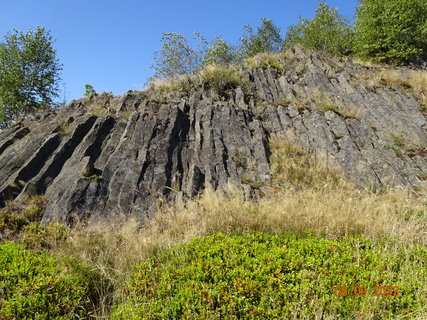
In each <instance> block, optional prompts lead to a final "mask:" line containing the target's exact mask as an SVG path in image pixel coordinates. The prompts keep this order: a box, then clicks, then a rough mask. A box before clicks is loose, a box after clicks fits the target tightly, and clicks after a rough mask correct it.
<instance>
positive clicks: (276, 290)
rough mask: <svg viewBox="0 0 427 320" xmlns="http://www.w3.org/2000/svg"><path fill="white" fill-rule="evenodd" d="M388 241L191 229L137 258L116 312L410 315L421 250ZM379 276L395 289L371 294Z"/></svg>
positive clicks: (415, 306)
mask: <svg viewBox="0 0 427 320" xmlns="http://www.w3.org/2000/svg"><path fill="white" fill-rule="evenodd" d="M388 245H389V242H383V243H377V244H374V243H372V242H370V241H368V240H366V239H363V238H360V237H352V238H346V239H342V240H337V241H332V240H327V239H324V238H319V237H315V236H312V235H307V236H300V237H298V236H295V235H274V234H263V233H250V234H245V235H236V236H226V235H223V234H215V235H212V236H207V237H204V238H198V239H194V240H192V241H191V242H190V243H188V244H185V245H181V246H178V247H176V248H173V249H170V250H168V251H166V252H164V253H162V254H159V255H158V256H156V257H153V258H151V259H148V260H144V261H143V262H141V263H140V264H138V265H137V266H136V268H135V274H134V276H133V278H132V281H131V283H130V284H129V287H128V288H127V289H126V291H125V292H124V294H125V296H126V299H125V300H124V301H122V302H121V303H120V304H118V305H116V306H115V307H114V312H113V314H112V318H113V319H289V318H301V317H303V318H310V319H314V318H318V319H320V318H328V317H330V318H334V319H335V318H340V319H350V318H354V317H356V318H359V319H389V318H391V317H395V316H397V315H404V314H406V315H409V314H411V316H412V317H413V316H415V317H416V316H417V315H418V313H419V312H422V309H423V308H424V312H425V311H426V310H425V306H424V305H423V304H422V303H423V302H422V301H421V302H420V300H419V299H421V297H422V296H426V293H427V292H426V286H425V284H426V280H427V277H426V274H427V272H426V268H425V264H426V263H427V250H426V249H425V248H420V247H415V246H414V247H411V248H406V249H397V248H398V247H396V246H394V247H393V246H392V248H393V250H391V249H390V247H388ZM423 266H424V267H423ZM414 270H417V272H414ZM423 270H424V271H423ZM344 286H345V287H347V290H346V291H345V292H346V293H347V295H346V296H341V294H343V293H344V291H342V287H344ZM362 286H363V287H366V288H367V294H366V295H365V296H361V295H360V293H361V292H362V291H360V290H359V289H357V288H358V287H362ZM376 286H380V287H381V286H383V287H389V286H391V287H392V289H390V291H389V292H386V291H384V292H383V293H387V294H386V295H385V296H381V295H380V294H379V295H378V296H375V294H376V293H378V292H379V291H378V289H376V288H375V287H376ZM337 287H338V289H337ZM395 287H399V290H398V291H397V289H396V288H395ZM334 289H335V291H334ZM354 289H356V290H354ZM393 290H394V291H393ZM380 291H381V290H380ZM357 294H359V295H357ZM417 312H418V313H417ZM424 314H425V313H424Z"/></svg>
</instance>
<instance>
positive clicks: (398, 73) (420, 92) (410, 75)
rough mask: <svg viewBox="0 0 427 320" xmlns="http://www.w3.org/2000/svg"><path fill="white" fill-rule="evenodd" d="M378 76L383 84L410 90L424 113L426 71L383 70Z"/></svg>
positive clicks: (426, 100) (426, 109)
mask: <svg viewBox="0 0 427 320" xmlns="http://www.w3.org/2000/svg"><path fill="white" fill-rule="evenodd" d="M380 76H381V79H382V80H383V81H384V82H385V83H388V84H398V85H400V86H402V87H404V88H406V89H409V90H411V91H412V93H413V94H414V95H415V97H416V98H417V99H418V101H419V103H420V105H421V106H422V108H423V109H424V111H427V71H419V70H391V69H384V70H382V71H381V72H380Z"/></svg>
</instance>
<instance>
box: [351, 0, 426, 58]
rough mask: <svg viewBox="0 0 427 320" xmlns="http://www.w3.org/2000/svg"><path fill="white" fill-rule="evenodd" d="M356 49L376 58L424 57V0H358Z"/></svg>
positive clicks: (361, 53) (366, 55)
mask: <svg viewBox="0 0 427 320" xmlns="http://www.w3.org/2000/svg"><path fill="white" fill-rule="evenodd" d="M359 2H360V6H359V8H358V9H357V12H356V13H357V16H356V41H355V44H356V50H357V52H358V53H359V55H361V56H364V57H367V58H374V59H376V60H378V61H384V62H394V63H401V62H407V61H409V60H411V59H414V58H426V57H427V1H426V0H363V1H361V0H359Z"/></svg>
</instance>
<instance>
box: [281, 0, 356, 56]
mask: <svg viewBox="0 0 427 320" xmlns="http://www.w3.org/2000/svg"><path fill="white" fill-rule="evenodd" d="M352 38H353V31H352V28H351V26H350V24H349V22H348V21H347V19H346V18H344V17H343V16H340V15H339V13H338V10H337V9H336V8H330V7H329V6H328V5H327V4H326V2H325V1H320V2H319V6H318V7H317V8H316V15H315V16H314V18H313V19H311V20H310V19H304V18H301V17H299V23H298V24H297V25H293V26H290V27H289V29H288V32H287V34H286V37H285V47H287V48H288V47H291V46H293V45H295V44H297V43H299V44H302V45H303V46H305V47H307V48H311V49H317V50H324V51H328V52H334V53H342V54H347V53H349V52H350V51H351V50H352Z"/></svg>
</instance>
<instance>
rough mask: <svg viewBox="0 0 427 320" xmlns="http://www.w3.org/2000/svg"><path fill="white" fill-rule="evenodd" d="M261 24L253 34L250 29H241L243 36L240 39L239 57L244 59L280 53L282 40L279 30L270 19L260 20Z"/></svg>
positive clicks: (248, 27) (246, 27)
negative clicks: (261, 54)
mask: <svg viewBox="0 0 427 320" xmlns="http://www.w3.org/2000/svg"><path fill="white" fill-rule="evenodd" d="M261 21H262V24H261V25H260V26H259V27H258V29H257V32H256V33H254V31H253V29H252V27H250V26H248V25H246V26H244V27H243V36H242V37H241V38H240V56H241V57H242V58H243V59H245V58H249V57H253V56H255V55H257V54H259V53H264V52H268V53H274V52H280V51H281V50H282V49H283V45H282V43H283V40H282V37H281V35H280V29H279V28H278V27H276V26H275V25H274V24H273V21H272V20H271V19H261Z"/></svg>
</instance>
